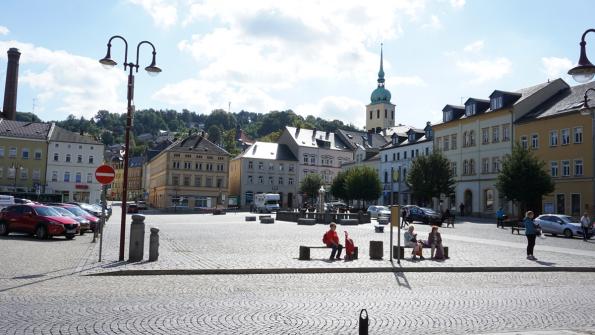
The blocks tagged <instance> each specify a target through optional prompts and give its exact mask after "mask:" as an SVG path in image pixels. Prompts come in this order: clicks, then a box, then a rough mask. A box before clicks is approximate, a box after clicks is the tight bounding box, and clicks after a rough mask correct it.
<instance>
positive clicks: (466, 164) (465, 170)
mask: <svg viewBox="0 0 595 335" xmlns="http://www.w3.org/2000/svg"><path fill="white" fill-rule="evenodd" d="M468 174H469V162H468V161H467V160H464V161H463V175H464V176H466V175H468Z"/></svg>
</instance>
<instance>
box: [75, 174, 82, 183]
mask: <svg viewBox="0 0 595 335" xmlns="http://www.w3.org/2000/svg"><path fill="white" fill-rule="evenodd" d="M81 181H82V176H81V173H80V172H77V173H76V174H75V175H74V182H75V183H78V184H80V183H81Z"/></svg>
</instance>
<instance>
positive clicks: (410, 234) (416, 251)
mask: <svg viewBox="0 0 595 335" xmlns="http://www.w3.org/2000/svg"><path fill="white" fill-rule="evenodd" d="M414 229H415V227H414V226H413V225H410V226H409V228H407V231H406V232H405V236H404V237H405V246H407V247H411V248H413V251H412V252H411V259H412V260H415V259H416V257H415V256H416V255H419V259H421V260H423V259H424V256H423V254H422V250H423V242H422V241H421V240H418V239H417V233H416V232H414V231H413V230H414Z"/></svg>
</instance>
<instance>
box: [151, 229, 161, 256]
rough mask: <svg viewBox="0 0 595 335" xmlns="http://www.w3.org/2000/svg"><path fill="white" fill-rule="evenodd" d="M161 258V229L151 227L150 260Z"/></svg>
mask: <svg viewBox="0 0 595 335" xmlns="http://www.w3.org/2000/svg"><path fill="white" fill-rule="evenodd" d="M157 258H159V229H157V228H151V237H150V238H149V262H154V261H156V260H157Z"/></svg>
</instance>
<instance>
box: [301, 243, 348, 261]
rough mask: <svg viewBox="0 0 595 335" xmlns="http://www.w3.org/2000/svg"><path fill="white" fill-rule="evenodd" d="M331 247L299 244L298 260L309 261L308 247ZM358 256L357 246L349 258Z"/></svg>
mask: <svg viewBox="0 0 595 335" xmlns="http://www.w3.org/2000/svg"><path fill="white" fill-rule="evenodd" d="M330 248H331V247H327V246H326V245H325V246H307V245H300V257H299V260H300V261H309V260H310V249H330ZM343 250H345V248H343ZM357 258H358V249H357V247H355V250H354V251H353V255H352V257H351V259H357Z"/></svg>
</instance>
